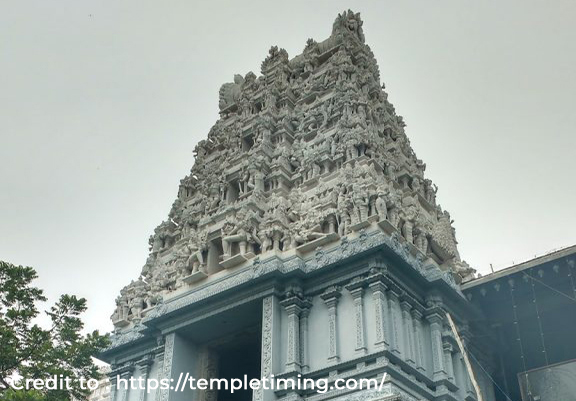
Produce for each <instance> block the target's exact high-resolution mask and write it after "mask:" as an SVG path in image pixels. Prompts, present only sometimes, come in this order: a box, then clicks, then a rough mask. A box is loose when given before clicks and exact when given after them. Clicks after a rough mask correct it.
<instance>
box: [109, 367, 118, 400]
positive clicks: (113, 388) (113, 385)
mask: <svg viewBox="0 0 576 401" xmlns="http://www.w3.org/2000/svg"><path fill="white" fill-rule="evenodd" d="M108 378H109V380H110V401H116V386H117V382H116V374H115V373H114V369H112V371H111V372H110V374H109V375H108Z"/></svg>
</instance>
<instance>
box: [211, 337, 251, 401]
mask: <svg viewBox="0 0 576 401" xmlns="http://www.w3.org/2000/svg"><path fill="white" fill-rule="evenodd" d="M260 337H261V336H260V328H259V327H254V328H253V329H249V330H246V331H243V332H242V333H239V334H238V335H237V336H234V338H233V339H230V341H227V342H226V343H224V344H220V345H219V346H218V348H216V351H217V353H218V366H219V374H218V376H219V378H221V379H227V380H228V383H231V382H232V379H240V380H242V381H243V382H244V376H246V381H247V383H250V380H252V379H260V378H261V376H260V374H261V373H260V355H261V344H260ZM218 401H252V390H250V389H247V390H246V389H242V390H238V391H234V393H232V392H231V391H230V390H228V391H226V390H220V391H219V392H218Z"/></svg>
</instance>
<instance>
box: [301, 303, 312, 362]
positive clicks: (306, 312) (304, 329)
mask: <svg viewBox="0 0 576 401" xmlns="http://www.w3.org/2000/svg"><path fill="white" fill-rule="evenodd" d="M309 305H310V307H311V305H312V304H309ZM310 307H308V308H304V309H302V312H301V313H300V350H301V354H300V361H301V363H302V372H304V373H307V372H309V371H310V362H309V358H310V344H309V340H308V316H310Z"/></svg>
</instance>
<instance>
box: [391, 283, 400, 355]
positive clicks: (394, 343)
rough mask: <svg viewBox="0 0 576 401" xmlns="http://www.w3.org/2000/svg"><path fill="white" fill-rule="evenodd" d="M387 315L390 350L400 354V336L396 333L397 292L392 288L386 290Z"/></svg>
mask: <svg viewBox="0 0 576 401" xmlns="http://www.w3.org/2000/svg"><path fill="white" fill-rule="evenodd" d="M388 299H389V301H390V302H388V308H389V310H388V316H389V320H388V322H389V327H390V351H391V352H393V353H395V354H396V355H402V351H401V349H400V344H399V343H400V336H399V334H398V330H399V329H400V327H399V321H398V309H399V301H398V294H396V293H395V292H394V291H393V290H390V291H388Z"/></svg>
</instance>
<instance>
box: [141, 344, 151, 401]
mask: <svg viewBox="0 0 576 401" xmlns="http://www.w3.org/2000/svg"><path fill="white" fill-rule="evenodd" d="M153 363H154V354H152V355H149V356H147V357H146V358H144V359H142V360H140V361H138V369H139V370H140V372H142V379H143V380H144V383H145V385H144V388H139V389H138V391H139V392H140V394H139V395H140V396H139V397H138V399H139V401H146V399H147V396H148V388H147V384H148V375H149V374H150V368H151V367H152V364H153Z"/></svg>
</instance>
